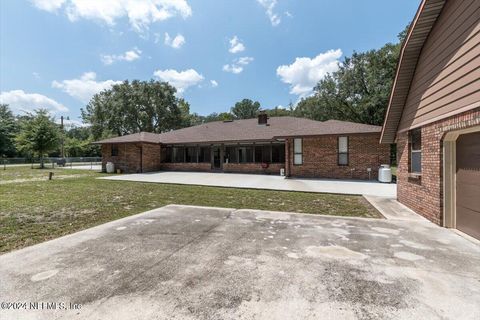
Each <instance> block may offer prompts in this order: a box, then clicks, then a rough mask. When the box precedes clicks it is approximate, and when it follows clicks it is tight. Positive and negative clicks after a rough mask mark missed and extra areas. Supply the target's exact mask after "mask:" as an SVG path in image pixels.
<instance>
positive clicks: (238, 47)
mask: <svg viewBox="0 0 480 320" xmlns="http://www.w3.org/2000/svg"><path fill="white" fill-rule="evenodd" d="M229 42H230V49H228V51H230V53H237V52H242V51H245V46H244V45H243V43H241V42H240V39H238V37H237V36H234V37H233V38H232V39H230V40H229Z"/></svg>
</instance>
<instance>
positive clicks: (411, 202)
mask: <svg viewBox="0 0 480 320" xmlns="http://www.w3.org/2000/svg"><path fill="white" fill-rule="evenodd" d="M479 124H480V108H476V109H474V110H471V111H469V112H465V113H462V114H459V115H456V116H452V117H450V118H447V119H444V120H441V121H437V122H434V123H432V124H428V125H426V126H423V127H422V129H421V130H422V176H421V178H420V179H416V178H413V177H411V176H410V174H409V155H408V151H409V150H408V132H403V133H397V153H398V154H397V162H398V169H397V198H398V201H400V202H401V203H403V204H405V205H406V206H407V207H409V208H411V209H412V210H414V211H415V212H417V213H418V214H420V215H422V216H424V217H425V218H427V219H429V220H430V221H432V222H434V223H436V224H440V225H441V224H442V217H443V143H442V142H443V141H442V139H443V137H444V136H445V134H446V133H447V132H450V131H455V130H459V129H466V128H469V127H473V126H478V125H479Z"/></svg>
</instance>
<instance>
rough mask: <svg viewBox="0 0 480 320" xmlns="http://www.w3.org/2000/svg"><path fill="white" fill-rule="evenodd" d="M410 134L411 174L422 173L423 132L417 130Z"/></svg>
mask: <svg viewBox="0 0 480 320" xmlns="http://www.w3.org/2000/svg"><path fill="white" fill-rule="evenodd" d="M409 133H410V144H409V146H410V172H412V173H421V172H422V131H421V129H420V128H419V129H415V130H412V131H410V132H409Z"/></svg>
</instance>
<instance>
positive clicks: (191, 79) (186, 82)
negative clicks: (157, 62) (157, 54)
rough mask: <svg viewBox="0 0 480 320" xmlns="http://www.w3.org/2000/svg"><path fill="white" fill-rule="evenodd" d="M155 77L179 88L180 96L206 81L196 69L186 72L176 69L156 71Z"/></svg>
mask: <svg viewBox="0 0 480 320" xmlns="http://www.w3.org/2000/svg"><path fill="white" fill-rule="evenodd" d="M153 75H154V76H155V77H157V78H159V79H160V80H162V81H166V82H168V83H170V84H171V85H172V86H174V87H175V88H177V91H178V93H179V94H182V93H183V92H185V90H187V89H188V88H189V87H191V86H194V85H197V84H198V83H200V82H202V81H203V79H204V77H203V76H202V75H201V74H199V73H198V72H197V71H195V70H194V69H188V70H185V71H177V70H174V69H166V70H156V71H155V72H154V73H153Z"/></svg>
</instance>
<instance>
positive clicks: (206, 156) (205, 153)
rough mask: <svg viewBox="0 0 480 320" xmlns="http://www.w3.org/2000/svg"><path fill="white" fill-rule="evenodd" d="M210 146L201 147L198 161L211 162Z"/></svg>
mask: <svg viewBox="0 0 480 320" xmlns="http://www.w3.org/2000/svg"><path fill="white" fill-rule="evenodd" d="M210 151H211V149H210V147H200V149H199V154H198V162H210Z"/></svg>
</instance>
